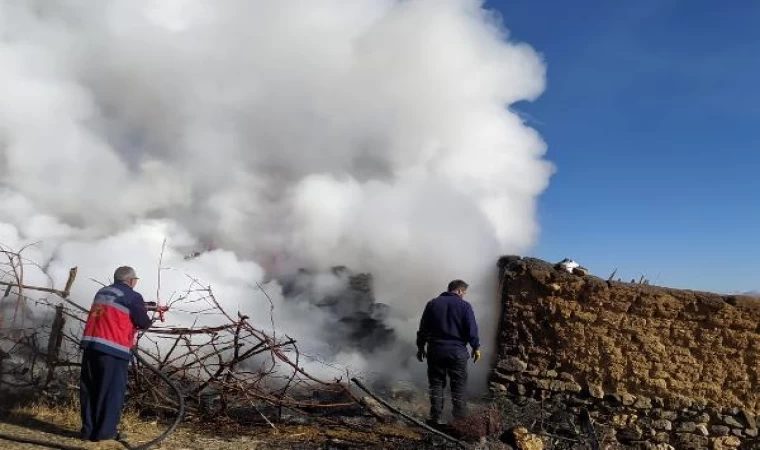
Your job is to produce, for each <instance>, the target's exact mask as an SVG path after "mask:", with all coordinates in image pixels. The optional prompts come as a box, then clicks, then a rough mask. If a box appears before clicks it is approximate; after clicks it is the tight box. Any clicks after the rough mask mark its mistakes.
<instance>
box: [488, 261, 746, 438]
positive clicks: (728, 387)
mask: <svg viewBox="0 0 760 450" xmlns="http://www.w3.org/2000/svg"><path fill="white" fill-rule="evenodd" d="M499 269H500V274H501V302H502V317H501V323H500V331H499V348H498V352H499V360H498V362H497V364H496V366H495V369H494V371H493V372H492V375H491V390H492V393H493V394H494V395H497V396H499V395H502V396H508V397H510V398H513V399H516V400H517V401H524V400H525V399H529V398H534V399H539V398H540V399H546V398H549V397H551V398H554V399H555V400H556V399H557V398H559V399H560V400H563V401H565V403H566V404H569V405H570V407H571V409H573V408H574V409H575V410H576V411H578V410H579V407H583V408H586V409H588V410H590V411H591V413H592V416H593V417H596V418H597V419H598V420H599V421H600V422H603V421H605V420H606V421H607V423H608V424H609V426H610V427H611V428H612V429H613V430H612V431H613V432H614V434H616V435H618V437H620V438H622V440H627V441H631V442H635V441H649V442H660V443H670V444H672V445H674V446H675V448H735V447H736V446H738V445H739V442H742V441H747V440H753V439H754V438H756V437H757V434H758V433H757V424H756V420H755V415H756V414H758V413H760V385H759V384H758V378H759V377H760V299H757V298H752V297H746V296H720V295H717V294H710V293H704V292H693V291H685V290H675V289H667V288H661V287H654V286H649V285H644V284H636V283H621V282H617V281H607V280H604V279H601V278H598V277H594V276H578V275H575V274H570V273H567V272H566V271H562V270H557V269H555V268H554V266H553V265H552V264H550V263H547V262H545V261H541V260H537V259H532V258H520V257H504V258H502V259H501V260H500V261H499ZM758 448H760V447H758Z"/></svg>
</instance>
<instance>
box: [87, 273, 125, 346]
mask: <svg viewBox="0 0 760 450" xmlns="http://www.w3.org/2000/svg"><path fill="white" fill-rule="evenodd" d="M122 296H124V293H123V292H122V291H120V290H119V289H116V288H114V287H106V288H103V289H101V290H100V291H98V293H97V295H96V296H95V300H93V302H92V308H91V309H90V313H89V315H88V316H87V322H86V323H85V326H84V336H83V337H82V342H83V343H84V342H97V343H99V344H102V345H106V346H109V347H112V348H114V349H116V350H119V351H122V352H127V353H129V351H130V349H131V348H132V345H133V342H134V337H135V326H134V324H133V323H132V318H131V317H130V314H129V308H127V307H126V306H124V305H122V304H120V303H117V299H118V298H119V297H122Z"/></svg>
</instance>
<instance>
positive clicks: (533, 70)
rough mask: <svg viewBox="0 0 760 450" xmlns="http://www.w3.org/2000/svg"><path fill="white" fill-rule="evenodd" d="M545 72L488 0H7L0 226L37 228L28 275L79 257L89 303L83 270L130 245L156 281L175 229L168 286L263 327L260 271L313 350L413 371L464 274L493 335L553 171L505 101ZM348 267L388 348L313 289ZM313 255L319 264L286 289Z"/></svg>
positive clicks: (338, 279)
mask: <svg viewBox="0 0 760 450" xmlns="http://www.w3.org/2000/svg"><path fill="white" fill-rule="evenodd" d="M544 72H545V66H544V64H543V62H542V60H541V58H540V57H539V56H538V55H537V54H536V53H535V52H534V50H533V49H531V48H530V47H529V46H527V45H524V44H520V43H515V42H512V41H510V40H509V37H508V34H507V32H506V30H505V29H504V28H503V27H502V26H501V24H500V22H499V20H498V17H496V16H495V15H493V14H492V13H491V12H489V11H487V10H486V9H484V6H483V4H482V2H480V1H475V0H410V1H398V0H352V1H336V0H321V1H315V0H287V1H265V0H261V1H256V0H225V1H218V2H207V1H200V0H172V1H169V0H162V1H148V0H134V1H115V0H113V1H110V0H103V1H97V2H92V1H87V0H56V1H50V0H39V1H34V0H29V1H24V2H16V1H11V0H2V1H0V204H1V205H2V207H0V243H2V244H4V245H6V246H8V247H10V248H16V249H17V248H19V247H21V246H23V245H25V244H28V243H31V242H38V244H37V245H36V246H34V247H32V248H31V249H29V250H27V251H26V253H25V255H26V256H27V257H28V258H30V259H33V260H36V261H38V262H40V263H42V264H43V267H42V268H40V269H37V270H36V271H35V270H34V269H32V268H30V269H29V270H28V271H27V274H26V281H27V282H28V283H30V284H34V283H40V284H45V283H49V281H48V275H49V276H50V277H52V279H53V281H54V282H55V283H56V284H59V285H60V284H61V283H63V282H64V281H65V279H66V276H67V274H68V268H69V267H71V266H74V265H77V266H79V268H80V271H79V279H80V281H79V282H78V283H77V285H76V286H75V291H74V295H73V298H74V299H75V300H77V301H78V302H79V303H81V304H83V305H85V306H89V302H90V299H91V298H92V295H93V293H94V291H95V289H96V288H97V285H96V284H94V283H89V282H87V281H81V280H87V279H88V278H95V279H99V280H102V281H108V279H109V277H110V275H111V273H112V271H113V269H114V268H115V267H116V266H118V265H122V264H129V265H132V266H134V267H135V268H137V270H138V271H139V273H140V276H141V278H142V279H141V281H140V285H139V290H140V291H142V292H143V294H144V296H145V297H146V299H148V300H151V299H155V297H156V288H157V286H156V283H157V263H158V255H159V253H160V251H161V246H162V242H163V240H164V239H165V238H166V239H168V245H169V247H168V248H167V250H166V253H165V255H164V265H165V266H167V267H171V268H172V269H173V270H171V271H165V272H164V274H163V278H162V289H161V292H162V294H161V295H165V296H168V295H170V294H171V293H172V292H174V291H181V290H183V289H184V288H185V287H186V285H187V279H186V277H185V276H184V274H185V273H190V274H192V275H193V276H195V277H197V278H198V279H199V280H201V281H202V282H203V283H205V284H209V285H211V286H212V287H213V288H214V289H215V292H216V293H217V296H218V298H219V299H220V300H222V301H223V302H225V306H228V307H230V308H231V309H233V310H234V309H237V308H239V309H241V310H243V311H244V312H245V313H247V314H249V315H250V316H252V317H258V319H257V322H258V323H259V324H261V325H262V327H263V328H266V326H268V324H269V323H270V319H269V312H270V309H271V306H272V305H270V303H269V301H270V300H269V299H267V298H266V296H264V295H263V293H262V291H261V289H260V288H259V287H258V285H257V284H261V285H263V287H264V289H265V290H266V291H267V293H268V294H270V297H271V300H272V302H273V305H274V319H275V322H276V326H277V327H278V329H279V331H280V332H283V333H284V332H287V333H288V334H290V335H292V336H294V337H296V338H298V339H299V342H300V343H301V345H302V347H303V346H306V347H307V348H305V349H304V351H305V352H309V351H311V352H312V353H313V354H314V355H319V356H320V357H321V358H323V359H325V360H327V361H330V362H336V363H338V364H342V365H346V366H348V367H350V368H352V369H353V370H356V371H363V372H365V373H367V374H371V373H391V374H393V376H394V377H396V378H398V379H404V378H408V379H412V378H415V377H416V376H417V375H420V374H422V373H424V365H422V364H418V363H417V362H416V361H412V360H413V359H414V349H413V342H414V334H415V331H416V328H417V324H418V320H419V315H420V314H421V312H422V308H423V306H424V303H425V302H426V301H427V300H429V299H430V298H432V297H433V296H435V295H437V294H438V293H440V292H441V291H442V290H444V288H445V286H446V283H447V282H448V281H450V280H451V279H454V278H463V279H465V280H467V281H468V282H470V283H471V284H472V287H471V293H470V295H469V300H470V301H471V302H472V303H473V304H474V306H475V310H476V313H477V315H478V318H479V319H480V321H481V327H482V328H483V330H482V337H483V340H484V351H485V354H486V355H488V354H489V353H490V352H492V351H493V348H494V342H493V341H492V339H493V337H494V329H495V324H494V319H495V317H496V315H497V313H498V303H497V300H496V295H494V290H495V283H496V282H497V281H496V279H495V277H494V276H493V274H494V272H495V262H496V259H497V257H498V256H499V255H500V254H501V253H502V252H521V251H525V250H526V249H528V248H529V246H530V245H531V244H532V243H533V241H534V240H535V238H536V236H537V225H536V222H535V205H536V199H537V196H538V195H540V193H541V192H542V191H543V190H544V189H545V188H546V186H547V183H548V180H549V177H550V175H551V171H552V167H551V165H550V164H549V163H547V162H546V161H544V160H543V159H542V157H543V155H544V152H545V144H544V142H543V141H542V140H541V138H540V137H539V135H538V134H537V133H536V132H535V131H534V130H533V129H531V128H529V127H527V126H525V125H524V123H523V121H522V120H521V119H520V117H519V116H518V115H517V114H515V113H514V112H513V111H511V110H510V109H509V107H510V105H512V104H514V103H515V102H518V101H521V100H532V99H535V98H536V97H537V96H538V95H540V93H541V92H542V91H543V89H544V83H545V77H544ZM209 248H211V249H212V250H211V251H209V252H205V253H201V254H200V256H198V257H196V258H191V259H185V255H186V254H188V253H190V252H192V251H195V250H200V249H209ZM336 265H345V266H346V267H348V268H350V269H351V270H353V271H354V272H369V273H371V274H372V275H373V283H374V295H375V299H374V301H376V302H377V303H380V304H383V305H387V306H388V307H387V308H386V309H385V310H384V311H383V317H382V320H383V323H384V326H386V327H387V328H389V329H392V330H393V333H394V336H395V338H394V340H393V342H394V343H393V345H386V346H382V348H380V349H372V348H370V349H368V348H367V347H366V346H352V345H351V343H350V342H336V339H338V340H340V339H343V340H347V339H348V338H346V336H347V335H346V334H340V333H337V334H336V332H335V327H336V326H337V325H336V324H337V318H336V317H335V315H334V311H335V309H334V308H324V307H316V306H315V302H317V301H318V300H315V299H319V298H324V297H329V296H330V295H332V294H335V293H337V292H340V291H341V289H344V288H345V282H346V279H345V277H343V276H341V275H339V274H338V275H336V274H334V273H333V272H331V269H332V267H333V266H336ZM299 268H308V269H309V270H312V271H315V272H314V273H315V274H316V275H313V277H312V278H309V279H308V280H307V281H308V283H307V284H308V286H307V287H306V288H302V289H300V290H297V292H298V296H301V297H304V296H306V298H305V299H304V298H301V299H300V300H299V299H298V298H296V299H291V300H290V301H288V300H287V299H286V298H285V296H284V295H283V289H282V286H283V284H282V283H283V281H282V280H287V279H291V281H292V277H293V276H294V274H296V273H298V272H297V270H298V269H299ZM288 277H291V278H288ZM298 296H297V297H298ZM196 318H197V317H196V316H194V315H193V314H191V313H187V312H180V311H178V312H176V313H174V314H170V316H169V320H170V321H172V322H174V323H182V322H189V321H192V320H194V319H196ZM349 334H350V333H349ZM410 347H411V349H410ZM400 368H406V370H407V371H406V372H404V371H401V370H399V369H400ZM325 370H328V371H329V370H330V369H325Z"/></svg>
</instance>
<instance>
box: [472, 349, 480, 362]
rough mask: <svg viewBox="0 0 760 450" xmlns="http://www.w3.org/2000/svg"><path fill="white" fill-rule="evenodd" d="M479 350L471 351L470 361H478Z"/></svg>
mask: <svg viewBox="0 0 760 450" xmlns="http://www.w3.org/2000/svg"><path fill="white" fill-rule="evenodd" d="M480 356H481V355H480V350H473V351H472V362H474V363H476V362H478V361H480Z"/></svg>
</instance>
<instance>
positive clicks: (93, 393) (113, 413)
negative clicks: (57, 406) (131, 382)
mask: <svg viewBox="0 0 760 450" xmlns="http://www.w3.org/2000/svg"><path fill="white" fill-rule="evenodd" d="M128 367H129V361H128V360H125V359H121V358H117V357H115V356H111V355H108V354H106V353H102V352H99V351H97V350H85V351H84V355H83V356H82V374H81V379H80V381H79V402H80V406H81V410H82V439H87V440H91V441H100V440H106V439H114V438H115V437H116V427H117V425H119V420H121V410H122V407H123V406H124V393H125V391H126V389H127V369H128Z"/></svg>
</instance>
